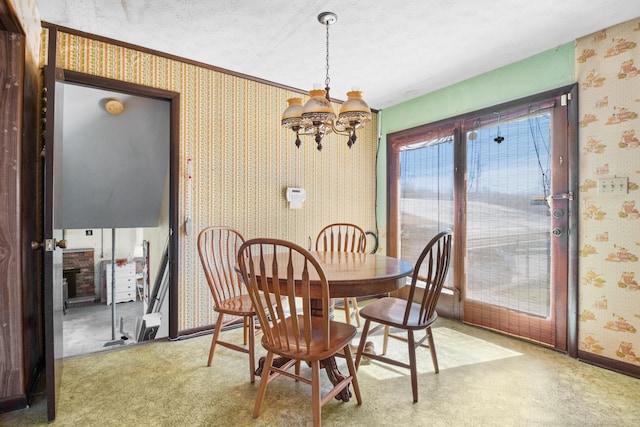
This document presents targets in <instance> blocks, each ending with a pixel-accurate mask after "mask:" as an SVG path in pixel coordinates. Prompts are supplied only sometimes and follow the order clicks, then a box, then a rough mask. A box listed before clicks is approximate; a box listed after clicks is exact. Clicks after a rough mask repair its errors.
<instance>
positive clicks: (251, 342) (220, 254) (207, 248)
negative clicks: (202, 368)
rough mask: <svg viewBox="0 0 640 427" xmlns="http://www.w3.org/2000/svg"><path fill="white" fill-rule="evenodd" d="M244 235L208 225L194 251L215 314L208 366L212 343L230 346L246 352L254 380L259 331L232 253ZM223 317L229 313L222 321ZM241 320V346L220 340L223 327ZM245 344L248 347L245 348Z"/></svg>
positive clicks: (226, 228) (251, 376) (211, 355)
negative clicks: (255, 349)
mask: <svg viewBox="0 0 640 427" xmlns="http://www.w3.org/2000/svg"><path fill="white" fill-rule="evenodd" d="M242 243H244V238H243V237H242V235H241V234H240V233H238V232H237V231H236V230H234V229H232V228H229V227H215V226H214V227H208V228H205V229H203V230H202V231H201V232H200V234H199V235H198V254H199V255H200V261H201V262H202V267H203V268H204V274H205V277H206V278H207V283H208V284H209V289H210V290H211V295H212V296H213V302H214V307H213V310H214V311H215V312H217V313H218V317H217V320H216V324H215V329H214V331H213V338H212V339H211V348H210V349H209V360H208V361H207V366H211V362H212V361H213V355H214V353H215V350H216V346H217V345H218V344H219V345H221V346H223V347H227V348H230V349H232V350H236V351H239V352H242V353H248V354H249V378H250V379H251V382H252V383H253V382H255V370H256V366H255V356H254V354H255V352H254V348H255V335H256V334H257V333H258V332H259V329H258V328H256V325H255V322H254V318H255V315H256V313H255V310H254V309H253V304H252V302H251V298H250V297H249V294H248V293H247V290H246V287H245V286H244V284H243V283H242V280H241V278H240V275H239V274H238V272H237V271H236V270H235V265H236V255H237V253H238V250H239V249H240V245H242ZM225 316H229V317H228V320H225ZM239 322H242V324H243V325H242V326H243V330H244V343H243V345H244V346H240V345H238V344H235V343H232V342H228V341H222V340H220V332H221V331H222V329H223V328H225V327H227V326H231V325H233V324H236V323H239ZM247 344H248V347H247Z"/></svg>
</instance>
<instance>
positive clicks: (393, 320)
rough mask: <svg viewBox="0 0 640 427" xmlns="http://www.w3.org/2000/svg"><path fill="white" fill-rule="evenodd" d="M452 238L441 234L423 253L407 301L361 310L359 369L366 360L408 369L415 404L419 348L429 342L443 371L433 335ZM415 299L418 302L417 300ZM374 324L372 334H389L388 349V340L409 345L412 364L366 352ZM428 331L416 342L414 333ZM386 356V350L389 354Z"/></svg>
mask: <svg viewBox="0 0 640 427" xmlns="http://www.w3.org/2000/svg"><path fill="white" fill-rule="evenodd" d="M451 237H452V233H451V231H450V230H447V231H443V232H440V233H438V234H437V235H436V236H435V237H434V238H433V239H431V241H430V242H429V243H428V244H427V246H425V248H424V249H423V250H422V253H421V254H420V256H419V257H418V260H417V261H416V264H415V267H414V269H413V275H412V277H411V285H409V293H408V296H407V299H403V298H396V297H385V298H382V299H379V300H378V301H375V302H372V303H371V304H369V305H367V306H365V307H364V308H362V310H360V316H362V317H363V318H364V319H365V322H364V327H363V329H362V336H361V338H360V344H359V345H358V350H357V352H356V369H357V368H358V367H359V366H360V361H361V359H362V357H367V358H369V359H374V360H378V361H381V362H385V363H388V364H391V365H394V366H400V367H403V368H408V369H409V370H410V371H411V390H412V391H413V401H414V402H417V401H418V371H417V367H416V346H418V347H419V346H421V345H423V342H424V341H425V340H428V343H429V344H428V347H429V350H430V352H431V360H432V361H433V367H434V370H435V373H436V374H437V373H438V372H439V369H438V358H437V356H436V347H435V344H434V342H433V334H432V333H431V325H432V324H433V322H435V321H436V319H437V318H438V313H437V312H436V304H437V302H438V298H439V297H440V293H441V291H442V285H443V284H444V281H445V278H446V277H447V272H448V271H449V263H450V258H451ZM419 281H420V282H423V283H424V289H421V290H422V291H423V292H422V295H421V297H420V296H419V294H420V292H416V288H417V287H418V288H421V287H422V286H423V283H420V284H418V282H419ZM414 298H415V299H417V300H418V301H414ZM371 322H375V323H377V324H378V325H377V326H376V327H375V328H374V329H372V330H371V333H374V332H375V331H377V330H379V329H380V328H381V327H384V328H385V329H386V331H385V344H384V346H385V349H386V340H388V338H398V339H401V340H403V341H406V342H407V343H408V350H409V363H405V362H404V361H400V360H395V359H391V358H389V357H388V356H386V355H384V354H381V355H380V354H374V353H369V352H365V343H366V342H367V336H368V335H369V328H370V326H371ZM389 327H392V328H397V329H400V330H402V331H404V332H406V333H407V336H406V338H405V337H404V336H399V335H392V334H389V333H388V329H389ZM420 330H424V331H425V332H426V335H425V336H424V337H422V338H421V339H419V340H418V341H416V339H415V336H414V332H416V331H420ZM385 353H386V351H385Z"/></svg>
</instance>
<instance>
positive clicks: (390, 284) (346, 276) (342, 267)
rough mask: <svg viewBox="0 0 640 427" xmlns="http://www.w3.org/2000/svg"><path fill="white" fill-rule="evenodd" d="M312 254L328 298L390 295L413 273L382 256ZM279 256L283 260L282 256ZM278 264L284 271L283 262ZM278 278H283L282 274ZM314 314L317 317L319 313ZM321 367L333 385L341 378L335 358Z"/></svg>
mask: <svg viewBox="0 0 640 427" xmlns="http://www.w3.org/2000/svg"><path fill="white" fill-rule="evenodd" d="M312 254H313V255H314V256H315V257H316V259H317V260H318V261H319V262H320V264H321V265H322V268H323V269H324V272H325V275H326V277H327V281H328V282H329V294H330V295H331V298H346V297H363V296H373V295H382V294H386V293H388V292H393V291H395V290H398V289H400V288H401V287H403V286H404V285H405V284H406V278H407V276H409V275H410V274H411V273H412V272H413V266H412V265H411V264H409V263H408V262H406V261H403V260H401V259H398V258H393V257H389V256H385V255H379V254H366V253H353V252H312ZM280 256H283V257H286V254H281V255H280ZM278 264H279V265H281V266H282V268H286V262H282V263H278ZM282 273H285V272H284V271H283V272H282ZM280 277H286V274H282V275H281V276H280ZM310 279H311V282H312V283H313V280H314V279H315V280H318V278H317V277H315V278H314V277H313V275H312V276H311V277H310ZM312 293H313V291H312ZM314 305H315V306H316V307H318V308H317V310H319V311H320V312H321V310H322V305H321V304H313V301H312V311H313V307H314ZM318 314H319V315H321V313H318ZM262 362H263V360H262V359H261V360H260V363H259V367H258V369H257V370H256V375H260V374H261V373H262V365H263V363H262ZM284 362H285V361H282V363H284ZM274 364H275V362H274ZM322 364H323V367H324V368H325V370H326V372H327V376H328V377H329V379H330V380H331V382H332V383H333V384H337V383H338V382H340V381H341V380H342V379H343V378H344V376H343V375H342V374H341V373H340V371H339V370H338V367H337V365H336V361H335V358H333V357H331V358H329V359H326V360H324V361H323V362H322ZM350 396H351V392H350V391H349V390H348V388H347V389H345V390H344V391H343V392H342V393H340V394H338V395H337V396H336V399H339V400H342V401H344V402H347V401H348V400H349V398H350Z"/></svg>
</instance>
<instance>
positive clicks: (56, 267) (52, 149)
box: [42, 29, 64, 421]
mask: <svg viewBox="0 0 640 427" xmlns="http://www.w3.org/2000/svg"><path fill="white" fill-rule="evenodd" d="M56 36H57V32H56V31H55V30H52V29H50V30H49V48H48V64H47V67H45V70H44V89H43V99H42V101H43V102H42V106H43V107H42V108H43V117H44V119H45V121H44V123H43V134H42V135H43V138H42V139H43V147H44V149H43V152H44V155H45V161H44V165H45V166H44V169H45V170H44V202H43V203H44V225H43V231H44V242H43V244H42V254H43V257H44V337H45V338H44V339H45V377H46V393H47V418H48V420H49V421H53V420H54V419H55V416H56V402H57V398H58V394H59V390H60V379H61V377H62V356H63V355H62V315H63V304H64V298H63V286H62V250H61V248H63V247H64V241H63V240H62V230H61V229H60V228H59V227H58V223H59V222H60V219H61V215H60V214H61V212H60V211H61V208H62V206H61V205H60V203H56V200H59V199H60V196H61V195H60V188H61V187H60V173H59V172H60V168H61V167H62V164H61V162H60V161H56V160H55V159H56V158H57V159H61V158H62V157H61V156H60V155H58V154H59V153H61V151H62V145H61V143H62V138H61V136H62V135H61V131H62V108H61V106H62V100H63V91H62V88H63V87H64V86H63V84H62V83H61V80H62V76H61V73H60V72H59V71H58V70H57V69H56V51H57V43H56Z"/></svg>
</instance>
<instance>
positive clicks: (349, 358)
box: [343, 344, 362, 405]
mask: <svg viewBox="0 0 640 427" xmlns="http://www.w3.org/2000/svg"><path fill="white" fill-rule="evenodd" d="M343 351H344V355H345V359H347V368H348V369H349V375H350V376H351V385H353V392H354V393H355V395H356V401H357V402H358V405H362V397H361V396H360V384H359V383H358V377H357V376H356V367H355V364H354V363H353V353H352V352H351V346H350V345H348V344H347V345H346V346H345V347H344V350H343Z"/></svg>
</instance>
